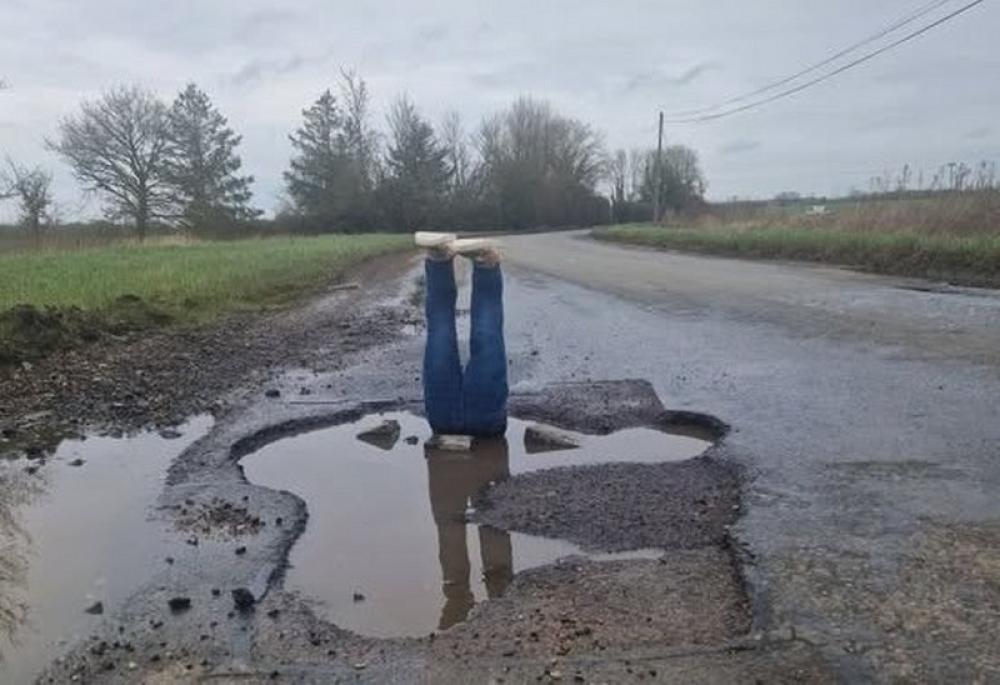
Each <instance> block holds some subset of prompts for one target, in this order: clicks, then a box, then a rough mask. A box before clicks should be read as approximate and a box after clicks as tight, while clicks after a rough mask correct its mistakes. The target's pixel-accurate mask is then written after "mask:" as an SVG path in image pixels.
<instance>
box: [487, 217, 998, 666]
mask: <svg viewBox="0 0 1000 685" xmlns="http://www.w3.org/2000/svg"><path fill="white" fill-rule="evenodd" d="M506 242H507V255H508V262H509V264H510V266H509V269H508V271H509V273H510V275H511V277H512V278H511V279H509V280H510V286H509V287H508V302H507V307H508V310H507V311H508V330H509V337H510V338H511V340H512V341H513V342H512V347H513V350H514V353H513V354H514V357H515V360H518V359H520V357H519V354H524V352H525V348H526V347H530V348H533V349H535V348H537V349H538V351H539V354H538V356H537V357H530V358H529V359H538V360H540V361H538V362H535V363H528V365H527V366H524V367H522V366H521V365H518V364H515V368H517V369H520V370H521V374H522V380H523V381H524V382H526V383H537V382H541V381H543V380H544V381H549V380H559V379H566V378H574V379H579V378H584V377H588V378H595V379H602V378H621V377H634V378H645V379H648V380H650V381H651V382H652V383H653V384H654V386H655V387H656V390H657V391H658V393H659V394H660V397H661V399H662V400H663V402H664V404H665V405H667V406H668V407H670V408H685V409H695V410H699V411H704V412H707V413H711V414H714V415H716V416H718V417H719V418H721V419H723V420H724V421H726V422H728V423H729V424H730V425H731V426H732V427H733V429H734V430H733V433H732V434H731V435H730V437H729V438H728V439H727V441H726V450H727V452H728V454H729V455H730V456H731V457H732V458H734V459H736V460H738V461H740V462H741V463H743V464H745V465H746V466H747V467H748V469H749V471H750V473H751V475H752V478H751V481H750V482H749V484H748V486H747V491H746V495H745V496H746V502H745V513H744V517H743V519H742V520H741V522H740V523H739V524H738V527H737V529H736V531H735V532H736V537H737V539H738V542H739V543H740V544H741V545H742V546H744V548H745V550H746V552H747V553H748V555H749V558H751V559H752V560H753V562H752V564H750V566H749V567H748V568H749V573H748V576H747V577H748V581H749V583H750V591H751V596H752V597H753V599H754V601H755V616H754V619H755V621H756V622H757V625H758V626H759V627H766V628H769V629H776V628H778V627H779V626H784V627H787V629H788V630H789V631H791V630H794V631H795V634H796V635H798V636H808V637H807V638H805V639H808V640H809V641H810V642H813V643H815V644H820V645H823V651H824V654H825V655H826V657H827V658H829V659H831V660H833V661H834V663H836V664H837V667H838V670H839V671H840V672H841V675H843V676H846V677H848V678H850V677H852V676H855V677H862V676H870V675H873V674H876V673H877V674H880V675H881V676H882V677H883V678H887V677H892V676H899V677H912V678H915V679H917V680H925V679H930V680H935V681H938V680H940V681H947V680H951V681H953V682H954V681H958V680H968V679H971V678H973V677H979V678H982V679H984V680H995V679H998V678H1000V670H998V669H1000V649H998V647H997V644H996V641H995V636H996V635H997V634H998V629H1000V563H998V562H1000V552H998V550H1000V546H998V543H1000V527H998V521H1000V518H998V517H1000V498H998V497H997V492H998V486H1000V293H998V292H996V291H985V290H983V291H974V290H960V289H949V288H935V287H932V286H930V284H926V283H920V282H914V281H902V280H900V279H888V278H881V277H876V276H869V275H861V274H856V273H852V272H848V271H843V270H838V269H831V268H817V267H810V266H802V265H786V264H775V263H761V262H747V261H737V260H729V259H716V258H709V257H701V256H690V255H680V254H674V253H665V252H657V251H651V250H640V249H634V248H626V247H619V246H614V245H610V244H604V243H598V242H594V241H592V240H590V239H588V238H586V237H585V236H583V235H581V234H548V235H537V236H528V237H517V238H509V239H507V241H506Z"/></svg>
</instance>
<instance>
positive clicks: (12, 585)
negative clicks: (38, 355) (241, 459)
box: [0, 417, 211, 683]
mask: <svg viewBox="0 0 1000 685" xmlns="http://www.w3.org/2000/svg"><path fill="white" fill-rule="evenodd" d="M210 425H211V418H210V417H199V418H196V419H194V420H192V421H191V422H189V423H188V424H186V425H185V426H182V427H180V428H179V429H178V432H179V433H180V434H181V435H180V437H176V438H174V439H167V438H164V437H162V436H160V435H159V434H157V433H155V432H149V433H141V434H139V435H136V436H132V437H127V438H99V437H98V438H89V439H87V440H72V441H66V442H63V443H62V444H61V445H60V446H59V448H58V449H57V450H56V452H55V454H54V455H52V456H51V457H49V458H48V459H47V460H46V462H45V464H44V465H42V466H40V467H39V466H38V462H37V461H28V460H24V459H19V460H12V461H9V462H3V463H0V682H3V683H27V682H32V681H33V679H34V677H35V675H36V674H37V673H38V672H39V671H40V670H41V669H43V668H44V667H45V666H47V665H48V664H49V663H50V662H51V661H52V659H54V658H55V657H57V656H59V655H60V654H61V653H62V652H63V651H65V649H66V648H67V647H68V646H69V644H71V643H72V642H75V641H76V640H78V639H80V638H85V637H87V636H88V635H89V634H90V633H91V632H92V631H93V629H94V628H95V627H96V626H97V625H98V624H99V623H100V622H101V621H102V620H103V619H104V618H105V617H107V616H108V615H109V614H113V613H114V611H115V610H116V609H117V608H118V607H119V606H120V605H121V603H122V602H123V601H124V600H125V599H126V598H128V597H129V596H130V595H131V594H132V593H134V592H135V591H136V590H137V589H138V588H139V587H140V586H141V584H142V583H143V582H145V581H148V580H149V578H150V576H151V575H152V574H153V573H154V572H155V571H157V570H160V569H161V568H162V564H163V559H164V556H165V552H164V550H165V549H166V548H167V547H168V546H169V543H168V542H167V539H168V535H169V531H168V530H167V529H166V528H164V527H161V525H160V524H157V523H154V522H152V521H150V520H148V515H149V508H150V506H151V504H152V503H153V502H155V500H156V498H157V497H158V496H159V495H160V492H161V490H162V487H163V479H164V477H165V475H166V471H167V467H168V466H169V464H170V461H171V459H172V458H173V457H175V456H177V455H178V454H180V452H181V451H183V449H184V448H185V447H187V445H189V444H190V443H191V442H193V441H194V440H195V439H197V438H198V437H200V436H201V435H203V434H204V433H205V432H206V431H207V430H208V428H209V427H210ZM77 460H82V463H79V462H77ZM73 464H78V465H73ZM35 467H37V471H35V472H34V473H28V472H27V471H26V469H31V468H35ZM174 537H176V535H174ZM97 602H100V603H101V608H102V610H103V613H101V614H98V613H96V609H95V608H94V607H95V604H96V603H97ZM88 608H90V609H93V610H94V611H95V613H87V609H88Z"/></svg>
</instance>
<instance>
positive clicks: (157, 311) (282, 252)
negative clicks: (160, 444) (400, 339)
mask: <svg viewBox="0 0 1000 685" xmlns="http://www.w3.org/2000/svg"><path fill="white" fill-rule="evenodd" d="M409 244H410V240H409V237H408V236H402V235H388V234H373V235H331V236H318V237H287V238H266V239H253V240H240V241H227V242H202V243H194V244H190V245H153V246H132V245H114V246H109V247H102V248H90V249H81V250H58V251H39V252H20V253H12V254H5V255H0V364H3V363H13V362H19V361H25V360H29V359H34V358H38V357H40V356H44V355H45V354H47V353H49V352H52V351H53V350H56V349H62V348H66V347H72V346H75V345H77V344H80V343H81V342H87V341H89V340H92V339H96V338H98V337H100V335H101V334H102V333H103V332H112V333H123V332H127V331H134V330H142V329H146V328H151V327H155V326H160V325H164V324H166V323H180V324H183V323H198V322H202V321H206V320H210V319H211V318H213V317H215V316H218V315H219V314H223V313H226V312H230V311H234V310H239V309H246V308H252V307H259V306H261V305H268V304H280V303H282V302H286V301H288V300H290V299H291V298H293V297H295V296H297V295H301V294H303V293H305V292H309V291H311V290H315V289H317V288H318V287H320V286H322V285H323V284H327V283H330V282H332V281H334V280H336V278H338V277H339V276H340V275H341V274H343V273H344V272H345V271H346V269H347V268H348V267H350V266H352V265H355V264H357V263H358V262H360V261H363V260H365V259H368V258H371V257H375V256H378V255H381V254H386V253H389V252H394V251H398V250H403V249H406V248H407V247H408V246H409Z"/></svg>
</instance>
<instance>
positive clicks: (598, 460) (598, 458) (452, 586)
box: [242, 412, 710, 637]
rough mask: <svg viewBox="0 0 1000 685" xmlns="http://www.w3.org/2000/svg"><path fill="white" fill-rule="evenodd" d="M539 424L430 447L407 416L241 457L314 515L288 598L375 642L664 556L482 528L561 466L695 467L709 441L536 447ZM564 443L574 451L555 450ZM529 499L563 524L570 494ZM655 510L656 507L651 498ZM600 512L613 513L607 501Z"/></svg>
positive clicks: (419, 423)
mask: <svg viewBox="0 0 1000 685" xmlns="http://www.w3.org/2000/svg"><path fill="white" fill-rule="evenodd" d="M380 424H386V425H385V429H384V430H383V431H382V433H381V434H380V433H379V432H378V431H376V432H375V433H374V434H369V435H366V436H364V437H365V439H358V437H357V436H358V435H359V433H362V434H363V433H365V431H368V430H370V429H372V428H374V427H377V426H379V425H380ZM397 424H398V427H399V428H398V435H397V434H396V430H395V426H396V425H397ZM533 427H534V426H533V424H530V423H528V422H525V421H521V420H518V419H511V421H510V425H509V428H508V432H507V435H506V438H505V439H494V440H478V441H475V442H474V443H473V444H472V445H471V448H470V449H468V450H449V449H441V448H435V447H434V446H433V445H432V444H430V443H428V439H429V438H430V437H431V432H430V429H429V427H428V426H427V423H426V420H424V419H422V418H420V417H418V416H415V415H413V414H409V413H404V412H397V413H389V414H384V415H379V416H368V417H365V418H363V419H361V420H360V421H357V422H355V423H349V424H343V425H340V426H335V427H332V428H327V429H324V430H318V431H314V432H312V433H306V434H303V435H299V436H296V437H293V438H288V439H285V440H280V441H278V442H275V443H272V444H270V445H268V446H266V447H264V448H263V449H261V450H260V451H258V452H256V453H255V454H253V455H250V456H248V457H246V458H244V459H243V461H242V464H243V467H244V471H245V473H246V476H247V478H248V480H250V481H251V482H252V483H254V484H257V485H264V486H267V487H270V488H274V489H280V490H287V491H290V492H293V493H295V494H296V495H298V496H299V497H301V498H303V499H304V500H305V502H306V506H307V508H308V511H309V522H308V524H307V526H306V529H305V531H304V533H303V534H302V536H301V538H300V539H299V540H298V541H297V542H296V543H295V545H294V547H293V549H292V551H291V555H290V560H289V562H290V564H289V566H290V567H289V570H288V572H287V575H286V579H285V585H284V587H285V589H286V590H292V591H295V592H298V593H300V594H301V595H303V596H305V597H308V598H311V599H313V600H315V601H316V602H317V605H318V606H317V609H318V613H320V614H321V615H322V616H324V617H325V618H327V619H328V620H330V621H332V622H333V623H335V624H336V625H338V626H341V627H344V628H347V629H350V630H353V631H355V632H358V633H361V634H365V635H373V636H379V637H390V636H392V637H395V636H417V635H426V634H428V633H430V632H433V631H435V630H438V629H446V628H449V627H451V626H453V625H455V624H457V623H460V622H461V621H463V620H465V619H466V617H467V616H468V614H469V612H470V610H471V609H472V608H473V606H475V604H476V603H478V602H481V601H483V600H486V599H488V598H497V597H500V596H501V595H502V594H503V593H504V591H505V590H506V589H507V587H508V585H509V584H510V583H511V581H512V579H513V577H514V575H515V574H516V573H518V572H520V571H522V570H525V569H529V568H533V567H538V566H544V565H548V564H551V563H553V562H555V561H556V560H557V559H560V558H564V557H568V556H573V555H584V554H586V555H589V556H590V557H591V558H593V559H600V560H608V559H611V558H617V557H621V556H622V555H621V554H619V555H609V554H602V553H601V552H602V548H603V549H614V550H616V551H621V552H624V553H626V555H627V556H629V557H643V558H655V557H657V556H659V554H661V553H662V552H660V551H658V550H657V549H653V548H652V547H662V545H659V544H657V545H651V546H650V547H651V548H650V549H644V548H642V547H641V546H636V545H626V546H622V545H617V546H605V545H601V544H596V545H595V544H586V549H585V548H584V547H582V546H580V545H577V544H574V543H573V542H569V541H567V540H565V539H561V538H564V537H568V538H575V539H577V540H579V541H581V542H584V543H587V541H586V540H585V539H582V538H581V536H579V535H562V534H561V533H562V532H563V531H562V529H560V528H556V529H553V530H540V531H539V532H540V533H541V535H531V534H526V533H524V532H509V531H511V529H517V528H518V527H519V526H518V525H513V526H510V525H504V524H501V525H490V524H487V523H472V522H471V519H473V518H474V517H475V516H476V512H475V511H474V510H473V509H472V508H471V506H472V504H473V502H474V501H475V499H476V498H477V496H478V495H479V494H480V493H483V492H484V491H488V490H489V489H490V486H496V487H497V488H503V487H504V485H503V484H504V483H505V482H511V483H516V482H520V478H522V477H523V478H531V477H532V476H535V475H542V474H543V473H553V471H550V470H551V469H553V468H555V467H567V466H585V465H589V466H590V467H591V468H601V467H597V466H595V465H598V464H605V465H606V464H609V463H612V462H620V461H628V462H633V463H636V462H637V463H641V464H646V465H654V464H655V465H663V463H664V462H686V461H688V460H690V459H691V458H693V457H695V456H697V455H699V454H701V453H702V452H704V450H705V449H706V448H707V447H708V446H709V445H710V443H709V442H707V441H705V440H702V439H699V438H695V437H690V436H688V435H677V434H672V433H667V432H664V431H662V430H655V429H652V428H642V427H633V428H627V429H623V430H620V431H618V432H614V433H611V434H609V435H605V436H594V435H585V434H581V433H575V432H571V431H563V430H559V431H554V429H548V428H545V429H543V430H553V431H554V432H555V434H554V435H551V434H550V435H542V436H540V437H539V436H535V437H534V438H533V437H532V431H531V430H529V429H531V428H533ZM526 432H527V437H526ZM562 440H565V441H566V443H567V444H564V445H559V444H557V443H559V442H560V441H562ZM547 441H548V443H549V444H546V442H547ZM573 444H575V445H576V446H575V447H570V445H573ZM560 447H562V448H561V449H560ZM535 472H541V473H535ZM584 472H586V470H584ZM520 474H527V475H524V476H522V475H520ZM512 477H513V480H509V479H511V478H512ZM525 491H526V492H529V493H531V494H530V497H531V498H532V504H531V507H530V508H531V511H533V512H534V513H536V514H538V515H540V516H541V518H542V520H544V519H545V518H547V517H548V516H554V517H557V519H558V520H562V517H560V515H559V512H560V510H561V509H562V508H563V507H564V503H563V502H562V501H561V498H563V497H567V493H561V492H560V490H559V489H558V488H556V489H553V490H551V491H540V490H538V488H537V487H536V486H535V485H533V484H532V482H530V481H529V483H528V484H527V485H526V488H525ZM568 494H569V497H567V500H572V501H567V502H566V503H565V504H568V505H569V506H570V507H571V510H576V509H578V508H579V502H578V500H579V498H578V497H575V496H573V495H572V493H568ZM647 504H649V505H652V506H653V507H654V508H655V506H657V505H656V504H655V503H653V502H645V501H644V502H642V505H643V506H646V505H647ZM591 505H592V506H593V507H594V509H595V511H596V512H600V511H602V510H603V507H602V504H601V502H600V499H599V498H598V499H593V500H592V501H591ZM522 512H523V509H522ZM651 513H652V512H651ZM489 515H490V516H492V514H489ZM502 518H503V515H502V514H501V516H500V517H499V519H502ZM616 522H617V521H616V520H612V521H611V524H612V525H614V524H615V523H616ZM532 532H534V531H532ZM650 540H651V541H652V542H656V543H659V542H660V541H661V540H660V539H659V538H654V537H651V538H650Z"/></svg>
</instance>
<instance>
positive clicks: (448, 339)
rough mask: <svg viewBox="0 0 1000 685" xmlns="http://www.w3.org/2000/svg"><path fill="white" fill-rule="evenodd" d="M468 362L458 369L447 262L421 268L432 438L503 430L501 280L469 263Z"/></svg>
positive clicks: (485, 266)
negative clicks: (423, 271) (424, 296)
mask: <svg viewBox="0 0 1000 685" xmlns="http://www.w3.org/2000/svg"><path fill="white" fill-rule="evenodd" d="M472 269H473V270H472V311H471V318H472V330H471V334H470V337H469V362H468V364H467V365H466V367H465V369H464V370H463V369H462V362H461V360H460V358H459V354H458V333H457V331H456V328H455V303H456V300H457V298H458V288H457V286H456V284H455V265H454V262H453V259H433V258H428V259H427V261H426V262H425V267H424V270H425V288H426V302H425V308H426V314H427V347H426V348H425V350H424V376H423V381H424V409H425V411H426V413H427V420H428V421H429V422H430V424H431V429H432V430H433V431H434V432H435V433H438V434H454V435H471V436H474V437H495V436H499V435H503V434H504V432H505V431H506V430H507V394H508V389H507V351H506V348H505V346H504V338H503V274H502V273H501V271H500V266H499V264H495V263H493V264H490V263H482V262H480V261H479V260H476V261H473V268H472Z"/></svg>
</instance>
